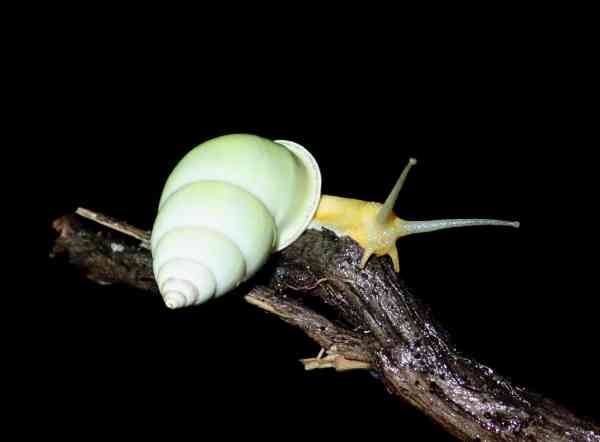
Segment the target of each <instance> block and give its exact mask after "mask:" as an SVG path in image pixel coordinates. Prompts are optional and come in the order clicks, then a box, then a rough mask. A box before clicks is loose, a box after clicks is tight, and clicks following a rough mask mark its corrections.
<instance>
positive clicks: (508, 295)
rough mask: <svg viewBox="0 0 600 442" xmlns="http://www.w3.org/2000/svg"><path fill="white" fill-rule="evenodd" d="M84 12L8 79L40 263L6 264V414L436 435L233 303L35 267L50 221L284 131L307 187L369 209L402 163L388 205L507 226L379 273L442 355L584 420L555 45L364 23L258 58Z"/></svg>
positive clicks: (81, 425) (147, 218)
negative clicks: (172, 304)
mask: <svg viewBox="0 0 600 442" xmlns="http://www.w3.org/2000/svg"><path fill="white" fill-rule="evenodd" d="M86 26H87V24H81V25H80V26H78V27H77V29H73V28H69V31H64V29H61V28H59V27H57V28H56V29H53V30H52V32H51V33H49V34H47V35H46V37H47V38H44V37H40V38H37V39H36V40H35V42H34V43H33V44H32V46H31V51H30V52H25V53H23V54H21V56H22V58H23V59H24V62H27V64H26V66H27V68H26V69H24V70H23V77H22V78H21V79H20V80H21V81H22V84H24V86H20V87H18V88H15V89H16V90H17V93H18V94H20V95H21V97H20V98H21V99H20V100H19V104H18V105H17V106H16V107H15V108H14V113H15V114H17V115H22V116H25V119H24V123H23V124H22V126H21V125H20V126H19V127H18V129H19V131H20V137H19V140H20V142H19V145H20V146H22V149H21V148H20V149H19V150H20V152H19V153H22V154H25V155H24V156H25V157H26V158H25V159H24V160H22V161H23V164H29V165H30V166H29V169H30V171H31V173H32V176H35V178H33V179H31V180H29V181H28V182H26V183H25V185H22V186H21V189H22V190H23V191H24V192H25V193H26V194H27V195H35V201H36V202H35V205H34V206H35V207H34V208H33V209H34V210H33V212H34V213H35V218H34V219H35V221H38V222H39V223H38V224H36V227H35V233H36V234H37V233H39V232H43V235H41V238H38V237H37V236H36V240H35V243H36V247H37V246H39V244H42V245H43V247H41V248H39V249H38V248H36V249H35V250H36V252H35V253H34V255H35V257H36V258H39V259H40V261H41V263H42V266H43V267H42V268H43V272H42V274H41V276H40V277H38V276H37V273H36V276H35V277H31V274H28V278H27V279H28V280H29V283H30V284H34V287H35V288H34V289H33V290H31V291H30V292H31V293H30V296H29V297H28V298H27V299H26V300H22V299H20V298H19V299H18V300H17V302H18V303H19V310H18V311H19V312H23V313H24V315H23V316H24V318H25V319H23V320H20V321H19V325H18V326H16V328H15V329H13V333H14V336H15V339H14V341H15V342H16V337H17V336H18V337H25V338H26V339H25V342H27V344H18V345H16V347H18V348H19V354H20V356H19V357H18V358H17V362H22V364H19V369H18V370H19V373H20V374H22V375H23V374H24V376H19V377H18V378H17V379H16V380H15V381H14V386H15V387H16V388H17V389H18V390H19V391H20V394H19V395H18V397H19V399H20V401H19V407H18V408H19V409H21V410H23V413H24V414H25V415H34V414H35V415H36V416H46V418H44V419H41V420H38V421H37V422H38V423H39V425H40V426H42V427H44V428H52V429H56V430H58V431H61V432H65V433H71V432H73V433H75V434H77V435H85V434H87V433H90V432H91V433H95V432H100V431H108V432H115V434H116V433H117V431H118V432H119V434H122V433H123V431H128V430H131V431H132V432H134V433H135V432H140V431H150V432H154V431H155V430H159V429H164V428H169V429H172V431H186V432H187V431H188V430H189V431H191V432H195V433H196V434H198V435H199V436H202V435H203V434H205V433H206V432H209V431H212V430H216V431H218V432H219V434H220V436H228V435H233V434H234V432H235V431H239V430H240V429H241V430H242V431H243V433H244V434H245V435H247V436H252V437H254V436H259V435H261V436H275V437H283V436H282V434H289V433H285V432H291V434H296V435H299V436H304V437H318V438H320V437H340V438H344V437H351V436H366V435H368V434H370V435H371V436H372V437H373V436H374V435H376V434H377V432H379V431H381V432H383V431H387V430H389V429H392V430H394V431H396V432H397V434H398V436H399V437H401V436H403V435H406V434H409V433H412V434H414V435H418V437H419V438H420V440H450V439H449V438H448V437H447V436H446V435H445V434H444V433H443V432H442V431H440V430H438V429H437V427H435V426H434V425H433V424H431V423H430V422H429V420H428V419H427V418H425V417H423V416H421V415H420V413H418V412H417V411H415V410H413V409H412V408H411V407H410V406H408V405H407V404H405V403H403V402H401V401H399V400H397V399H394V398H392V397H390V396H389V395H388V394H387V393H386V391H385V390H384V387H383V386H382V385H381V384H380V383H379V381H377V380H376V379H374V378H373V377H371V376H370V375H369V374H368V373H366V372H356V373H345V374H337V373H335V372H333V371H326V370H323V371H313V372H304V371H303V370H302V366H301V364H300V363H298V362H297V360H298V359H300V358H304V357H310V356H313V355H315V354H316V353H317V352H318V350H319V348H318V347H317V346H316V345H315V344H314V343H313V342H312V341H310V340H309V339H308V338H306V337H305V336H303V335H302V334H301V333H300V332H299V331H297V330H295V329H293V328H292V327H290V326H287V325H285V324H283V323H282V322H281V321H278V320H277V319H275V318H273V317H271V316H267V315H265V314H264V313H263V312H261V311H259V310H258V309H256V308H253V307H251V306H249V305H247V304H246V303H245V302H244V301H243V300H242V299H240V298H238V297H227V296H225V297H223V298H221V299H219V300H216V301H213V302H210V303H207V304H205V305H202V306H199V307H194V308H188V309H185V310H180V311H169V310H168V309H166V308H165V307H164V305H163V304H162V301H161V299H160V298H158V297H156V296H152V295H149V294H147V293H142V292H139V291H136V290H133V289H130V288H126V287H119V286H112V287H103V286H98V285H95V284H93V283H91V282H88V281H86V280H85V278H84V277H83V276H81V275H80V274H79V273H78V272H77V271H76V270H75V269H74V268H72V267H70V266H68V265H67V264H65V263H64V262H63V261H61V260H57V259H55V260H50V259H47V254H48V252H49V250H50V247H51V244H52V240H53V238H54V233H53V231H52V230H51V228H50V224H51V222H52V220H53V219H55V218H56V217H58V216H60V215H62V214H64V213H68V212H72V211H73V210H74V209H75V208H76V207H78V206H82V207H87V208H90V209H93V210H97V211H99V212H102V213H106V214H109V215H111V216H114V217H116V218H120V219H124V220H127V221H129V222H130V223H132V224H134V225H137V226H139V227H142V228H147V229H149V228H150V227H151V224H152V220H153V217H154V215H155V210H156V204H157V201H158V198H159V195H160V192H161V189H162V185H163V183H164V181H165V179H166V177H167V176H168V174H169V172H170V171H171V169H172V168H173V167H174V166H175V164H176V163H177V161H178V160H179V159H180V158H181V157H182V156H183V155H184V154H185V153H186V152H187V151H188V150H189V149H191V148H192V147H194V146H195V145H197V144H199V143H201V142H203V141H205V140H207V139H209V138H211V137H214V136H218V135H222V134H225V133H235V132H248V133H254V134H258V135H262V136H265V137H268V138H284V139H289V140H293V141H296V142H298V143H300V144H302V145H304V146H305V147H307V148H308V149H309V150H310V151H311V152H312V153H313V154H314V156H315V157H316V159H317V161H318V162H319V164H320V167H321V171H322V175H323V192H324V193H326V194H334V195H340V196H348V197H354V198H360V199H366V200H375V201H382V200H383V199H384V198H385V197H386V195H387V192H388V191H389V190H390V188H391V186H392V185H393V183H394V182H395V180H396V179H397V177H398V174H399V173H400V171H401V170H402V168H403V166H404V165H405V163H406V161H407V159H408V157H409V156H414V157H416V158H417V159H418V161H419V164H418V166H417V167H415V168H414V169H413V171H412V172H411V175H410V177H409V179H408V181H407V184H406V186H405V188H404V189H403V191H402V194H401V198H400V200H399V203H398V205H397V208H396V212H397V213H398V214H399V215H400V216H401V217H404V218H407V219H434V218H450V217H490V218H501V219H511V220H512V219H516V220H520V221H521V225H522V227H521V228H520V229H519V230H514V229H501V228H471V229H457V230H450V231H446V232H436V233H431V234H427V235H419V236H414V237H410V238H405V239H402V240H400V241H399V243H398V248H399V250H400V259H401V266H402V276H403V277H404V278H405V280H406V281H407V283H408V284H409V285H410V286H411V287H413V289H414V291H415V293H416V295H417V296H418V297H420V298H421V299H423V300H424V301H425V302H426V303H428V304H429V305H431V307H432V310H433V312H434V314H435V315H436V316H437V318H438V319H439V320H440V322H441V323H442V324H444V326H445V327H447V329H448V330H449V331H450V333H451V334H452V335H453V336H454V338H455V342H456V344H457V345H458V347H459V348H461V349H463V351H464V352H466V353H467V354H470V355H474V356H475V357H476V358H478V359H479V360H481V361H482V362H484V363H486V364H488V365H489V366H491V367H493V368H494V369H496V370H498V371H499V372H501V373H503V374H505V375H506V376H508V377H510V378H512V379H514V380H515V381H516V382H517V383H520V384H524V385H527V386H530V387H532V388H533V389H535V390H537V391H540V392H542V393H544V394H546V395H548V396H550V397H551V398H554V399H556V400H558V401H559V402H562V403H564V404H566V405H567V406H568V407H570V408H571V409H573V410H574V411H576V412H578V413H580V414H584V415H588V416H592V417H594V418H595V419H596V420H598V419H599V415H598V409H597V405H596V404H595V398H596V397H597V395H598V393H599V390H600V385H599V383H598V377H597V373H598V369H599V365H598V362H597V361H596V360H595V358H594V356H595V354H594V353H595V350H596V348H595V347H596V346H597V325H596V309H595V303H596V296H597V290H596V288H595V286H594V285H593V281H594V276H595V275H594V270H595V267H596V266H595V263H596V260H595V254H596V252H595V245H596V243H597V240H596V238H597V233H596V231H595V230H594V228H595V227H596V224H595V214H594V210H593V209H594V205H595V201H596V199H595V194H596V192H595V186H596V179H595V178H596V177H595V173H596V170H595V167H594V164H595V163H594V161H593V152H592V145H591V144H589V143H588V141H587V140H586V138H585V137H584V136H583V135H582V131H583V129H585V128H586V127H588V126H589V118H588V117H586V116H585V115H586V114H585V113H581V112H580V110H581V106H580V104H579V103H578V102H577V101H576V100H580V99H581V100H583V101H585V100H586V97H585V95H584V93H585V91H582V90H581V89H579V86H580V85H579V84H578V83H577V81H576V79H577V77H578V74H577V71H576V72H574V73H575V75H572V74H573V72H570V71H571V70H577V69H579V68H577V67H574V66H575V64H576V62H578V61H579V59H578V56H576V55H572V54H570V53H569V51H563V50H564V48H561V47H560V38H550V37H549V36H546V35H544V34H541V35H540V34H535V33H534V34H533V35H530V36H528V37H529V38H526V39H523V38H521V36H519V37H515V36H513V33H512V31H510V30H507V29H505V28H502V27H500V28H497V29H496V31H497V32H491V33H490V34H489V35H488V34H485V37H484V36H482V30H481V29H479V30H477V31H471V32H462V31H458V30H454V32H450V33H448V34H443V35H436V36H435V37H431V38H430V36H429V35H428V34H427V33H426V32H425V31H422V34H412V37H411V38H407V35H406V34H405V33H403V32H398V33H395V32H394V30H393V28H392V29H391V30H390V31H389V33H386V34H385V35H381V36H379V35H378V36H377V37H374V38H369V39H365V38H364V37H365V36H367V35H368V36H369V37H373V36H372V35H371V31H369V32H367V31H365V30H362V28H360V27H358V28H357V29H355V32H354V33H351V34H348V35H346V34H344V36H336V35H337V34H335V33H334V35H332V36H331V37H332V38H331V39H329V40H327V42H326V43H325V42H322V44H321V42H317V44H316V45H314V46H310V47H308V46H306V45H305V41H304V40H303V38H299V41H294V42H293V43H292V42H290V43H285V44H281V46H277V48H275V50H274V51H269V52H267V51H266V50H265V46H264V44H265V43H264V42H263V41H262V40H261V41H260V42H256V43H254V42H252V43H250V42H249V41H247V40H246V39H245V38H243V36H238V37H237V38H234V39H233V41H231V42H229V41H228V42H227V44H225V42H224V41H222V39H224V38H225V37H224V36H223V35H221V34H215V33H212V34H211V33H209V34H208V35H203V34H198V35H196V34H195V32H190V33H189V35H188V34H186V35H185V36H182V37H181V40H178V39H177V38H174V41H171V40H169V42H168V43H165V40H164V39H163V37H165V35H164V34H160V32H158V34H157V36H155V37H154V38H152V39H150V38H148V36H147V35H146V34H143V35H140V34H137V33H136V32H131V33H126V32H123V34H127V35H122V34H119V35H118V36H114V35H113V33H112V28H110V29H107V28H104V27H103V26H101V25H97V27H94V28H93V29H92V30H89V29H86ZM126 27H127V26H123V28H126ZM80 28H81V29H80ZM151 28H153V29H152V30H157V29H158V31H160V27H153V26H151ZM307 28H308V29H310V26H308V27H306V26H305V27H304V28H302V30H300V28H298V29H296V28H294V31H295V32H296V33H297V34H302V35H305V34H306V33H307V32H308V29H307ZM482 28H485V25H482ZM194 31H195V28H194ZM270 31H271V32H267V36H266V38H265V40H268V41H271V42H272V41H273V40H277V38H278V36H279V34H280V32H281V31H280V29H279V28H277V29H272V30H270ZM351 35H353V36H351ZM170 37H172V35H170ZM183 42H186V43H188V45H185V46H184V45H183V44H182V45H180V44H179V43H183ZM190 43H191V44H190ZM557 50H558V51H561V52H562V55H561V58H560V60H558V59H556V58H555V57H554V53H555V51H557ZM272 52H274V54H273V53H272ZM574 78H575V80H574ZM249 167H251V165H249ZM21 202H22V201H21ZM25 205H26V206H28V208H29V209H32V207H31V204H25ZM38 250H39V253H38V252H37V251H38ZM29 256H31V253H30V254H29ZM38 284H39V286H38ZM5 314H6V316H7V317H9V316H11V314H10V313H5ZM57 399H60V402H59V401H57ZM122 424H125V426H124V427H120V425H122ZM118 428H119V430H117V429H118ZM374 431H375V433H373V432H374ZM411 440H412V439H411Z"/></svg>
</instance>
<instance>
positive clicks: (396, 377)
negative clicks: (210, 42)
mask: <svg viewBox="0 0 600 442" xmlns="http://www.w3.org/2000/svg"><path fill="white" fill-rule="evenodd" d="M78 213H79V214H81V210H79V211H78ZM83 213H84V214H86V215H88V216H85V215H82V216H85V217H86V218H90V216H89V215H90V212H89V211H85V210H84V209H83ZM92 214H93V212H92ZM92 216H93V217H92V218H91V219H93V220H94V221H96V222H98V223H99V224H102V225H104V226H107V227H109V228H111V229H114V230H118V231H120V232H121V231H123V230H125V231H124V232H123V233H125V234H127V235H129V236H134V237H135V238H137V239H140V240H141V241H147V239H148V234H147V233H146V232H144V231H142V230H140V229H136V228H131V226H128V225H127V224H126V223H121V222H118V221H115V220H113V219H112V218H109V217H106V216H103V215H99V214H93V215H92ZM53 225H54V226H55V228H56V229H57V230H58V231H59V233H60V235H59V237H58V238H57V239H56V243H55V246H54V252H53V253H54V254H58V253H61V252H62V253H68V255H69V259H70V261H71V262H72V263H73V264H74V265H76V266H78V267H80V268H82V269H84V270H85V272H86V274H87V275H88V277H90V279H93V280H94V281H98V282H102V283H113V282H125V283H127V284H130V285H132V286H134V287H139V288H142V289H145V290H149V291H153V292H156V291H157V287H156V284H155V282H154V280H153V277H152V269H151V265H152V260H151V256H150V252H149V251H148V250H146V249H143V248H140V247H132V246H131V245H128V244H127V242H126V241H122V240H120V239H119V238H116V237H115V236H111V235H98V234H97V233H98V232H97V228H96V229H94V227H93V226H86V225H84V224H83V223H80V222H78V221H77V219H75V218H74V217H72V216H65V217H63V218H61V219H60V220H57V221H55V222H54V224H53ZM124 226H125V227H124ZM132 232H133V233H134V234H133V235H132ZM361 256H362V249H361V248H360V246H358V245H357V244H356V243H355V242H354V241H352V240H351V239H349V238H337V237H336V236H334V235H332V234H330V233H328V232H326V231H323V232H320V231H314V230H309V231H307V232H305V233H304V234H303V235H302V236H301V237H300V238H299V239H298V240H296V241H295V242H294V243H293V244H292V245H290V246H289V247H288V248H287V249H285V250H283V251H282V252H281V253H279V254H277V255H275V256H274V257H273V258H272V260H271V263H270V268H271V272H270V273H271V275H270V279H269V280H268V281H264V282H265V284H266V285H267V286H263V285H257V286H255V287H254V288H253V289H252V290H251V292H250V293H249V294H248V295H247V296H246V300H247V301H248V302H250V303H251V304H253V305H255V306H257V307H259V308H261V309H263V310H265V311H267V312H269V313H271V314H275V315H277V316H278V317H280V318H281V319H282V320H284V321H285V322H287V323H289V324H291V325H293V326H295V327H299V328H300V329H301V330H302V331H304V332H305V333H306V334H307V335H308V336H309V337H310V338H312V339H314V340H315V341H316V342H317V343H318V344H319V345H320V346H321V347H322V348H326V349H329V354H328V355H327V356H326V357H323V358H308V359H304V360H302V362H303V363H304V365H305V367H306V369H307V370H310V369H316V368H330V367H331V368H334V369H336V370H338V371H342V370H347V369H366V368H369V369H371V370H373V371H375V372H376V373H377V377H378V379H381V380H382V382H384V384H385V385H386V387H387V388H388V390H389V391H390V392H391V393H392V394H394V395H396V396H398V397H400V398H403V399H404V400H406V401H407V402H409V403H411V404H413V405H414V406H415V407H417V408H418V409H419V410H421V411H422V412H423V413H425V414H427V415H428V416H430V417H431V418H432V419H433V420H434V421H435V422H437V423H438V424H439V425H441V426H442V427H443V428H445V429H446V430H447V431H448V432H449V433H451V434H453V435H454V436H456V437H457V438H458V439H460V440H464V441H467V440H468V441H472V440H481V441H483V440H485V441H524V440H531V441H533V440H535V441H537V442H556V441H565V442H567V441H585V442H592V441H594V442H600V428H599V427H598V426H597V425H596V424H594V423H592V422H590V421H588V420H586V419H582V418H579V417H577V416H575V415H573V414H572V413H571V412H569V411H568V410H566V409H565V408H563V407H561V406H560V405H558V404H556V403H554V402H552V401H550V400H547V399H544V398H542V397H540V396H539V395H537V394H535V393H532V392H530V391H528V390H527V389H525V388H523V387H521V386H518V385H515V384H514V383H512V382H511V381H510V380H509V379H507V378H504V377H503V376H501V375H499V374H498V373H496V372H494V371H493V370H491V369H489V368H488V367H486V366H485V365H482V364H480V363H478V362H477V361H474V360H472V359H470V358H468V357H465V356H464V355H462V354H460V353H459V352H458V351H456V350H455V347H454V346H453V345H452V343H450V342H449V338H448V335H447V333H446V332H445V331H444V330H442V329H441V328H440V327H439V325H438V324H437V323H436V322H435V321H433V319H432V318H431V317H430V314H429V313H428V309H427V308H426V307H424V306H423V305H422V304H421V303H420V302H419V301H418V299H416V298H415V297H414V296H413V295H412V294H411V293H410V291H408V290H407V289H406V287H404V285H403V283H402V281H401V280H399V279H398V276H397V274H396V273H395V272H394V270H393V268H392V267H391V263H390V262H388V260H386V259H371V260H370V261H369V263H368V264H367V266H366V267H365V268H364V269H361V268H360V267H359V263H360V259H361ZM308 268H309V269H310V276H311V278H314V279H315V280H316V281H320V280H321V279H322V278H327V279H328V280H330V281H335V283H334V284H316V285H314V284H313V285H311V286H309V287H308V288H309V289H310V290H307V291H302V292H301V293H298V292H296V291H292V292H293V293H288V294H289V296H286V293H285V292H282V291H281V290H282V288H285V287H289V286H293V287H296V288H302V287H304V288H306V279H307V278H306V276H307V275H306V271H307V269H308ZM303 297H310V299H311V300H312V302H311V303H306V302H303V301H304V299H303ZM308 305H312V306H313V307H308ZM319 305H322V306H323V307H325V306H327V307H326V308H323V309H322V310H323V311H324V312H327V313H321V312H320V310H321V309H320V308H319Z"/></svg>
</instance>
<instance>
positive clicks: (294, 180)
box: [151, 134, 321, 308]
mask: <svg viewBox="0 0 600 442" xmlns="http://www.w3.org/2000/svg"><path fill="white" fill-rule="evenodd" d="M320 195H321V174H320V171H319V167H318V165H317V163H316V161H315V160H314V158H313V157H312V155H311V154H310V153H309V152H308V151H307V150H306V149H304V148H303V147H302V146H300V145H298V144H296V143H293V142H291V141H285V140H277V141H275V142H274V141H271V140H267V139H265V138H261V137H258V136H254V135H246V134H234V135H224V136H221V137H218V138H214V139H212V140H209V141H207V142H205V143H203V144H201V145H199V146H197V147H196V148H194V149H192V150H191V151H190V152H189V153H188V154H187V155H186V156H185V157H184V158H183V159H182V160H181V161H180V162H179V164H177V166H176V167H175V169H174V170H173V172H172V173H171V175H170V176H169V178H168V179H167V182H166V184H165V187H164V189H163V193H162V196H161V199H160V204H159V209H158V214H157V217H156V220H155V222H154V227H153V229H152V241H151V246H152V257H153V269H154V275H155V278H156V281H157V283H158V286H159V289H160V292H161V294H162V296H163V299H164V301H165V304H166V305H167V306H168V307H169V308H179V307H184V306H189V305H196V304H201V303H203V302H205V301H207V300H208V299H210V298H212V297H213V296H220V295H223V294H224V293H227V292H228V291H230V290H231V289H233V288H235V287H236V286H237V285H239V284H240V283H241V282H243V281H245V280H246V279H248V278H250V277H251V276H252V275H254V274H255V273H256V272H257V271H258V270H259V269H260V268H261V267H262V265H263V264H264V263H265V261H266V260H267V259H268V257H269V255H270V254H271V253H272V252H273V251H277V250H281V249H283V248H285V247H286V246H287V245H289V244H290V243H291V242H293V241H294V240H295V239H297V238H298V237H299V236H300V235H301V234H302V232H303V231H304V230H305V229H306V228H307V226H308V224H309V223H310V221H311V220H312V218H313V216H314V214H315V212H316V210H317V206H318V204H319V198H320Z"/></svg>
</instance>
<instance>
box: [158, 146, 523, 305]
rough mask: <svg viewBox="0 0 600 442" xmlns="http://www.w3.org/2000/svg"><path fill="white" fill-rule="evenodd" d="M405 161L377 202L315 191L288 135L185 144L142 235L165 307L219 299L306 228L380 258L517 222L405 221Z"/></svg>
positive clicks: (310, 170)
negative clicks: (402, 241)
mask: <svg viewBox="0 0 600 442" xmlns="http://www.w3.org/2000/svg"><path fill="white" fill-rule="evenodd" d="M414 164H416V161H415V160H414V159H412V158H411V160H410V161H409V163H408V165H407V166H406V167H405V168H404V170H403V171H402V174H401V175H400V178H399V179H398V181H397V183H396V185H395V186H394V188H393V189H392V191H391V193H390V195H389V196H388V198H387V199H386V201H385V202H384V203H376V202H369V201H362V200H357V199H353V198H342V197H337V196H332V195H321V174H320V171H319V167H318V165H317V163H316V161H315V160H314V158H313V157H312V155H311V154H310V153H309V152H308V151H307V150H306V149H304V148H303V147H302V146H300V145H299V144H296V143H293V142H291V141H285V140H277V141H271V140H267V139H265V138H261V137H258V136H254V135H247V134H233V135H224V136H221V137H218V138H214V139H212V140H209V141H207V142H205V143H203V144H201V145H199V146H197V147H196V148H194V149H192V150H191V151H190V152H189V153H188V154H187V155H186V156H185V157H184V158H183V159H182V160H181V161H180V162H179V163H178V164H177V166H176V167H175V169H174V170H173V172H172V173H171V175H170V176H169V178H168V179H167V182H166V184H165V187H164V189H163V193H162V195H161V198H160V203H159V209H158V214H157V217H156V220H155V222H154V227H153V229H152V238H151V250H152V256H153V270H154V275H155V278H156V281H157V284H158V286H159V290H160V292H161V295H162V296H163V299H164V301H165V304H166V305H167V306H168V307H169V308H180V307H184V306H189V305H196V304H201V303H203V302H205V301H207V300H208V299H210V298H212V297H217V296H221V295H223V294H225V293H227V292H228V291H230V290H232V289H233V288H235V287H236V286H237V285H239V284H240V283H241V282H243V281H245V280H247V279H248V278H250V277H252V276H253V275H254V274H255V273H256V272H257V271H258V270H259V269H260V268H261V267H262V265H263V264H264V263H265V262H266V260H267V259H268V257H269V255H270V254H271V253H273V252H276V251H279V250H282V249H284V248H285V247H287V246H288V245H289V244H291V243H292V242H293V241H295V240H296V239H297V238H298V237H299V236H300V235H301V234H302V233H303V232H304V231H305V230H306V229H307V228H314V229H322V228H327V229H329V230H332V231H333V232H334V233H336V234H337V235H339V236H350V237H351V238H353V239H354V240H355V241H356V242H358V243H359V244H360V245H361V246H362V248H363V249H364V253H363V256H362V259H361V261H360V264H359V265H360V267H364V266H365V265H366V263H367V261H368V259H369V257H370V256H371V255H373V254H374V255H376V256H384V255H389V256H390V258H391V259H392V263H393V265H394V269H395V270H396V271H399V269H400V264H399V260H398V251H397V248H396V240H397V239H398V238H400V237H402V236H406V235H411V234H414V233H422V232H429V231H433V230H440V229H446V228H451V227H461V226H472V225H500V226H512V227H518V225H519V223H518V222H510V221H500V220H490V219H454V220H434V221H407V220H403V219H401V218H399V217H397V216H396V215H395V214H394V212H393V210H392V209H393V207H394V205H395V203H396V200H397V198H398V194H399V192H400V189H401V188H402V186H403V184H404V181H405V180H406V177H407V175H408V172H409V170H410V168H411V167H412V166H413V165H414Z"/></svg>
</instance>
